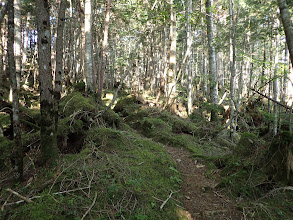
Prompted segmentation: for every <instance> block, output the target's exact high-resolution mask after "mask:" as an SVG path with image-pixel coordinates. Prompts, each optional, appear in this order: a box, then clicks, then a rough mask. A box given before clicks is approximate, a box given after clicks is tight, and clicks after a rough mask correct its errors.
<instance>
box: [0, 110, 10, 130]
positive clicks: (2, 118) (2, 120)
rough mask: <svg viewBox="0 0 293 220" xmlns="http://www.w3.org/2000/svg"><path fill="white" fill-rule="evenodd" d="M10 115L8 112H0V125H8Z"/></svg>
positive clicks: (5, 126) (6, 126)
mask: <svg viewBox="0 0 293 220" xmlns="http://www.w3.org/2000/svg"><path fill="white" fill-rule="evenodd" d="M10 124H11V122H10V115H8V114H2V113H1V114H0V125H1V126H2V127H3V128H4V129H5V128H8V127H9V126H10Z"/></svg>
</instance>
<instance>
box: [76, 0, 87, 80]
mask: <svg viewBox="0 0 293 220" xmlns="http://www.w3.org/2000/svg"><path fill="white" fill-rule="evenodd" d="M87 1H89V0H87ZM82 2H83V1H82V0H77V1H76V7H77V10H78V17H79V21H80V30H81V32H80V40H78V42H79V44H78V46H79V49H80V51H79V57H78V58H79V59H78V58H77V59H76V61H77V60H79V63H78V62H76V64H77V65H76V67H77V68H76V72H77V73H79V72H81V73H82V77H83V81H84V82H85V83H86V81H87V79H86V70H85V11H84V7H83V5H82V4H81V3H82ZM77 39H78V37H77ZM76 49H77V48H75V50H76ZM78 78H80V77H78Z"/></svg>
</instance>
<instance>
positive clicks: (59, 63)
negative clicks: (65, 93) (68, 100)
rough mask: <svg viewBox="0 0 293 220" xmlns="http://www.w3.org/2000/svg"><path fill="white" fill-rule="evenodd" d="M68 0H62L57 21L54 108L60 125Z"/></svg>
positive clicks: (56, 124)
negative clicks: (59, 113) (64, 36)
mask: <svg viewBox="0 0 293 220" xmlns="http://www.w3.org/2000/svg"><path fill="white" fill-rule="evenodd" d="M65 9H66V0H60V4H59V14H58V23H57V38H56V70H55V88H54V91H55V93H54V108H55V126H56V129H57V126H58V116H59V115H58V105H59V101H60V97H61V90H62V77H63V74H64V67H63V32H64V23H65V21H64V20H65Z"/></svg>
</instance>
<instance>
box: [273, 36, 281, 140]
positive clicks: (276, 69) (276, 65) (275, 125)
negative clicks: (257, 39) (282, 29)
mask: <svg viewBox="0 0 293 220" xmlns="http://www.w3.org/2000/svg"><path fill="white" fill-rule="evenodd" d="M279 38H280V36H279V35H277V37H276V54H275V69H274V81H273V93H274V100H276V101H278V90H279V88H278V77H277V76H278V65H279V64H278V62H279ZM277 132H278V105H277V103H274V128H273V133H274V135H276V134H277Z"/></svg>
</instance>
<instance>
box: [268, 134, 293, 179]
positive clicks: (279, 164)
mask: <svg viewBox="0 0 293 220" xmlns="http://www.w3.org/2000/svg"><path fill="white" fill-rule="evenodd" d="M266 161H267V164H268V166H266V170H267V173H268V174H269V175H270V176H271V178H272V179H274V180H277V181H282V182H284V183H285V184H290V185H293V133H290V132H286V131H285V132H282V133H280V134H278V135H276V136H275V137H274V140H273V141H272V143H271V145H270V147H269V149H268V151H267V155H266Z"/></svg>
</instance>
